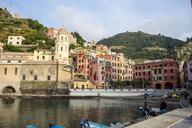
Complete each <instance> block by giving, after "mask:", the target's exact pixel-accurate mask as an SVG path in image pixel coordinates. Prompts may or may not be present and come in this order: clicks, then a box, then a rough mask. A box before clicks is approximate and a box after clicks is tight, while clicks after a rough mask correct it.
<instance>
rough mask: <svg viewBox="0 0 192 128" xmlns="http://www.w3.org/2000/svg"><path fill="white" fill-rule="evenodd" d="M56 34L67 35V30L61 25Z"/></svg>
mask: <svg viewBox="0 0 192 128" xmlns="http://www.w3.org/2000/svg"><path fill="white" fill-rule="evenodd" d="M58 34H59V35H68V34H69V33H68V32H67V30H65V28H64V27H62V28H60V29H59V32H58Z"/></svg>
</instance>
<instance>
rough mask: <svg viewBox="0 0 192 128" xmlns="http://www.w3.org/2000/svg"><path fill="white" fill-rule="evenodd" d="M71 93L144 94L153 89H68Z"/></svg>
mask: <svg viewBox="0 0 192 128" xmlns="http://www.w3.org/2000/svg"><path fill="white" fill-rule="evenodd" d="M70 91H71V92H145V91H153V89H70Z"/></svg>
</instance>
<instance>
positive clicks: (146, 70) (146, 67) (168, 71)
mask: <svg viewBox="0 0 192 128" xmlns="http://www.w3.org/2000/svg"><path fill="white" fill-rule="evenodd" d="M134 79H135V80H138V81H140V83H141V86H142V87H143V88H144V87H145V81H148V82H150V83H151V86H152V87H153V88H155V89H173V88H175V87H177V86H178V82H179V65H178V63H177V61H176V60H173V59H162V60H151V61H144V63H141V64H136V65H135V66H134Z"/></svg>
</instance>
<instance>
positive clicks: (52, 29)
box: [47, 27, 59, 39]
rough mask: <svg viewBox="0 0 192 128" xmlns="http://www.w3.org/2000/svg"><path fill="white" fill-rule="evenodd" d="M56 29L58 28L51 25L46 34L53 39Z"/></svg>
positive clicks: (56, 32)
mask: <svg viewBox="0 0 192 128" xmlns="http://www.w3.org/2000/svg"><path fill="white" fill-rule="evenodd" d="M58 31H59V30H58V29H55V28H53V27H51V28H49V29H48V32H47V35H48V36H49V38H51V39H54V38H56V36H57V34H58Z"/></svg>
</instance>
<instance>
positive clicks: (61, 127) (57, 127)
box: [26, 124, 64, 128]
mask: <svg viewBox="0 0 192 128" xmlns="http://www.w3.org/2000/svg"><path fill="white" fill-rule="evenodd" d="M26 128H40V127H38V126H37V125H33V124H32V125H28V126H26ZM48 128H64V126H60V125H53V126H49V127H48Z"/></svg>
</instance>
